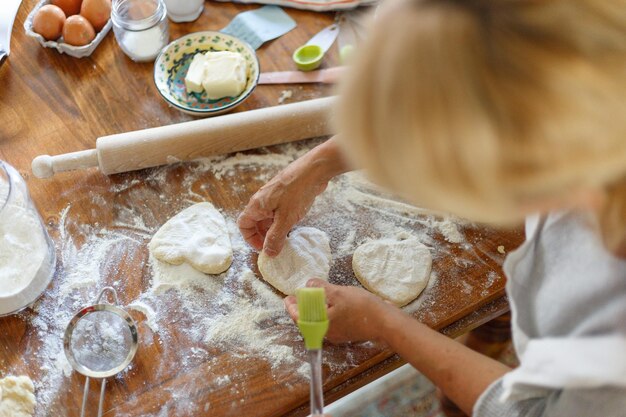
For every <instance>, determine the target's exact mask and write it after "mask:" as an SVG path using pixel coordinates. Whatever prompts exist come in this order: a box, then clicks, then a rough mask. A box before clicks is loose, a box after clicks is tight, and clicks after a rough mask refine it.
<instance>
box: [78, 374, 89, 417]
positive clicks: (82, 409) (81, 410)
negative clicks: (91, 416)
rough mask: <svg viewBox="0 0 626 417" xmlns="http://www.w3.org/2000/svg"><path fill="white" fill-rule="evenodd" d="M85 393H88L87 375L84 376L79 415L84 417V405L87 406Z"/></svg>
mask: <svg viewBox="0 0 626 417" xmlns="http://www.w3.org/2000/svg"><path fill="white" fill-rule="evenodd" d="M87 394H89V377H87V378H85V389H84V390H83V406H82V407H81V408H80V417H85V407H86V406H87Z"/></svg>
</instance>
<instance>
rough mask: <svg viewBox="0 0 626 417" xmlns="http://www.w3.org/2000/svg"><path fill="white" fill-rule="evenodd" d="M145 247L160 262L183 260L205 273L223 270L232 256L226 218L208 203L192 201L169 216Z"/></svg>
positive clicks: (177, 262)
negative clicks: (189, 205)
mask: <svg viewBox="0 0 626 417" xmlns="http://www.w3.org/2000/svg"><path fill="white" fill-rule="evenodd" d="M148 247H149V249H150V253H152V255H153V256H154V257H155V258H157V259H158V260H160V261H163V262H167V263H168V264H172V265H180V264H182V263H183V262H186V263H188V264H189V265H191V266H192V267H194V268H195V269H197V270H198V271H201V272H204V273H205V274H219V273H222V272H224V271H225V270H227V269H228V268H229V267H230V264H231V262H232V259H233V248H232V246H231V243H230V236H229V234H228V228H227V227H226V221H225V220H224V216H222V214H221V213H220V212H219V211H217V210H216V209H215V207H213V204H211V203H198V204H194V205H193V206H191V207H188V208H186V209H185V210H183V211H181V212H180V213H178V214H177V215H175V216H174V217H172V218H171V219H169V220H168V221H167V222H166V223H165V224H164V225H163V226H161V228H160V229H159V230H158V231H157V232H156V233H155V235H154V237H153V238H152V240H151V241H150V244H149V245H148Z"/></svg>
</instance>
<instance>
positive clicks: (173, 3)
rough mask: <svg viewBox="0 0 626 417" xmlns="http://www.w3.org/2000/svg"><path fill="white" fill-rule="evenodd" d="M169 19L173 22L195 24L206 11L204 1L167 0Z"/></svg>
mask: <svg viewBox="0 0 626 417" xmlns="http://www.w3.org/2000/svg"><path fill="white" fill-rule="evenodd" d="M165 6H167V17H169V18H170V20H171V21H172V22H193V21H194V20H196V19H197V18H198V17H200V15H201V14H202V11H203V10H204V0H165Z"/></svg>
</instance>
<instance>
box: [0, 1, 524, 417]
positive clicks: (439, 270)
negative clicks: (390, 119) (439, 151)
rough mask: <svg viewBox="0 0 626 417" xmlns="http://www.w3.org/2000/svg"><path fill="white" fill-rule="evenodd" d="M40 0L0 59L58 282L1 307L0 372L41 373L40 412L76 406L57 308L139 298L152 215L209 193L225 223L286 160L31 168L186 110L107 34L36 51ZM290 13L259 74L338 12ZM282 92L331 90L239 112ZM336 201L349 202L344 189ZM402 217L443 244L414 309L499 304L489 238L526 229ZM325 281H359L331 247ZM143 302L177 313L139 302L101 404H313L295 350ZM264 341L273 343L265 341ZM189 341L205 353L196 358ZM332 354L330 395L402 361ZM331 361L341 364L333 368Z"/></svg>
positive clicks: (19, 164)
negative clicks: (211, 329)
mask: <svg viewBox="0 0 626 417" xmlns="http://www.w3.org/2000/svg"><path fill="white" fill-rule="evenodd" d="M35 4H36V1H35V0H25V1H24V2H23V4H22V6H21V8H20V11H19V13H18V16H17V19H16V23H15V26H14V29H13V37H12V43H11V46H12V51H11V56H10V57H9V59H8V61H7V62H6V63H5V64H4V65H3V66H2V67H1V68H0V159H2V160H4V161H6V162H8V163H9V164H11V165H13V166H14V167H15V168H16V169H17V170H18V171H19V172H20V173H21V174H22V176H23V177H24V178H25V179H26V181H27V184H28V186H29V189H30V192H31V195H32V198H33V200H34V202H35V204H36V206H37V207H38V209H39V211H40V213H41V216H42V218H43V220H44V223H45V224H46V227H47V228H48V231H49V233H50V235H51V237H52V238H53V240H54V241H55V245H56V247H57V255H58V262H57V272H56V275H55V278H54V280H53V282H52V283H51V285H50V287H49V288H48V290H47V291H46V293H45V294H44V296H43V297H42V298H41V299H40V301H39V302H38V303H37V304H36V305H35V308H30V309H27V310H25V311H23V312H21V313H19V314H17V315H13V316H9V317H4V318H0V376H4V375H7V374H24V375H29V376H30V377H31V378H32V379H33V380H34V381H35V384H36V387H37V399H38V405H37V413H36V414H37V416H77V415H79V413H80V410H79V404H80V399H81V395H82V384H83V382H84V378H83V377H82V376H80V375H79V374H77V373H76V372H71V371H70V370H68V368H67V366H66V363H65V362H64V361H65V359H64V357H63V355H62V350H61V348H60V344H61V338H62V334H63V330H64V327H63V326H64V324H66V322H65V321H64V320H65V316H64V315H66V314H67V312H68V311H76V310H77V308H78V307H80V306H81V305H86V304H88V303H89V301H90V300H91V299H92V297H93V295H94V294H95V293H96V292H97V290H98V289H99V288H101V287H102V286H104V285H113V286H116V288H117V289H118V292H119V293H120V302H121V303H122V304H123V305H125V306H127V305H129V304H130V303H131V302H132V301H133V300H137V299H138V297H140V295H141V294H142V293H143V292H145V291H147V290H148V289H149V288H150V286H151V276H152V275H151V274H152V271H151V268H150V265H149V262H148V254H147V249H146V243H147V242H148V241H149V239H150V237H151V234H152V233H154V231H155V230H156V229H158V227H159V226H160V225H162V224H163V223H164V222H165V221H166V220H167V219H168V218H169V217H171V216H172V215H174V214H175V213H176V212H177V211H179V210H180V209H181V208H183V207H186V206H188V205H189V204H190V203H191V202H194V201H203V200H206V201H211V202H212V203H213V204H214V205H215V206H216V207H218V208H219V209H220V210H222V211H223V212H224V213H225V215H226V217H227V218H229V219H230V220H231V222H232V221H233V219H235V218H236V215H237V213H238V212H240V211H241V209H242V208H243V207H244V206H245V204H246V202H247V201H248V199H249V197H250V196H251V195H252V194H253V193H254V192H255V191H256V190H257V189H258V187H260V186H261V185H262V184H263V183H264V181H266V180H267V178H269V177H270V176H271V175H273V174H274V173H275V172H277V170H278V169H279V168H280V166H270V167H269V168H268V167H267V166H266V167H260V168H259V167H257V168H255V169H249V168H250V167H246V166H240V165H235V164H232V165H229V166H230V167H231V168H232V170H233V171H232V172H229V173H228V175H225V174H224V173H223V172H222V173H221V174H220V173H218V172H217V171H216V168H215V167H211V166H206V164H205V165H202V164H200V165H198V164H196V163H188V164H177V165H174V166H171V167H165V168H154V169H149V170H143V171H137V172H132V173H126V174H119V175H114V176H111V177H106V176H104V175H102V174H100V173H99V172H98V171H97V170H88V171H77V172H70V173H63V174H60V175H57V176H56V177H54V178H53V179H49V180H40V179H37V178H35V177H34V176H33V175H32V173H31V171H30V164H31V161H32V159H33V158H34V157H35V156H37V155H40V154H51V155H54V154H60V153H66V152H73V151H79V150H84V149H90V148H93V147H94V146H95V141H96V138H98V137H99V136H104V135H108V134H114V133H120V132H125V131H130V130H137V129H143V128H148V127H156V126H162V125H166V124H172V123H178V122H182V121H187V120H192V117H191V116H188V115H185V114H183V113H181V112H179V111H177V110H176V109H174V108H172V107H169V106H168V105H167V104H166V103H165V102H164V101H163V100H162V99H161V97H160V96H159V94H158V93H157V91H156V89H155V86H154V83H153V80H152V69H153V66H152V64H150V63H143V64H138V63H135V62H133V61H131V60H130V59H128V58H127V57H126V56H125V55H124V54H123V52H122V51H121V50H120V48H119V47H118V45H117V43H116V40H115V38H114V36H113V33H112V32H111V33H110V34H109V35H108V36H107V37H106V38H105V39H104V41H103V42H102V43H101V44H100V46H99V47H98V48H97V49H96V50H95V52H94V53H93V54H92V55H91V56H90V57H87V58H82V59H76V58H72V57H69V56H66V55H62V54H59V53H58V52H57V51H55V50H53V49H49V48H43V47H41V46H40V45H39V44H38V43H37V42H36V41H35V40H33V39H30V38H28V37H27V36H26V35H25V33H24V29H23V23H24V20H25V19H26V16H27V14H28V12H29V11H30V10H31V9H32V7H34V5H35ZM256 7H258V6H246V5H236V4H231V3H218V2H207V3H206V4H205V10H204V13H203V14H202V15H201V17H200V18H199V19H198V20H197V21H195V22H192V23H185V24H175V23H170V31H171V39H176V38H178V37H180V36H182V35H185V34H187V33H191V32H195V31H199V30H218V29H220V28H223V27H224V26H226V24H227V23H228V22H229V21H230V20H231V19H232V18H233V17H234V16H235V15H236V14H237V13H238V12H241V11H244V10H250V9H254V8H256ZM286 11H287V13H288V14H289V15H290V16H291V17H292V18H293V19H294V20H295V21H296V22H297V24H298V26H297V28H296V29H294V30H293V31H291V32H290V33H288V34H286V35H284V36H283V37H281V38H279V39H277V40H274V41H271V42H268V43H266V44H265V45H263V46H262V47H261V48H260V49H259V50H258V51H257V53H258V57H259V60H260V65H261V69H262V71H279V70H294V69H295V68H294V64H293V62H292V61H291V54H292V52H293V50H294V49H295V48H297V47H298V46H299V45H301V44H303V43H305V42H306V41H307V40H308V39H309V38H310V37H311V36H313V35H314V34H315V33H317V32H318V31H319V30H321V29H322V28H324V27H325V26H327V25H328V24H330V23H332V21H333V18H334V16H333V14H330V13H314V12H307V11H299V10H292V9H287V10H286ZM337 60H338V53H337V50H336V47H335V48H333V49H332V50H331V51H330V52H329V54H328V55H327V58H326V59H325V63H324V66H325V67H330V66H334V65H336V64H337ZM285 90H289V91H291V92H292V97H291V98H289V99H287V100H286V102H294V101H300V100H306V99H311V98H316V97H322V96H327V95H330V94H332V92H333V88H332V87H331V86H323V85H302V86H284V85H283V86H280V85H278V86H259V87H258V88H257V89H256V90H255V92H254V93H253V94H252V96H251V97H250V98H249V99H248V100H247V101H246V102H245V103H244V104H243V105H241V106H240V107H239V108H237V109H236V110H235V111H246V110H250V109H255V108H261V107H266V106H274V105H277V104H278V101H279V97H280V96H281V94H282V92H283V91H285ZM315 143H318V141H305V142H303V143H300V144H297V145H293V146H292V147H280V146H279V147H273V148H271V149H264V150H258V151H251V152H249V153H252V154H255V153H259V154H261V155H268V154H281V153H287V154H290V155H292V156H293V155H295V154H296V153H297V152H302V151H304V150H306V149H308V148H310V147H311V146H313V145H314V144H315ZM243 160H245V158H243ZM209 165H210V164H209ZM270 165H271V164H270ZM361 191H362V190H361ZM372 193H373V194H372V195H376V192H372ZM337 198H342V197H341V195H340V193H338V197H337ZM383 200H384V199H383ZM337 210H339V209H337ZM368 210H369V211H368ZM379 211H380V210H378V211H376V210H374V211H372V210H371V209H368V208H367V207H364V206H359V207H358V208H357V209H356V210H354V212H353V213H352V214H350V215H351V216H354V217H355V218H359V219H362V221H361V222H360V226H359V227H358V228H357V229H358V230H356V236H357V238H358V236H371V233H369V232H368V230H369V229H368V228H369V227H370V225H371V224H373V223H371V222H375V221H379V220H380V221H385V219H386V217H385V216H387V214H379ZM128 213H133V214H134V216H136V218H138V219H141V221H142V222H143V223H142V224H141V227H139V226H137V227H135V228H134V229H133V227H129V226H128V223H129V222H128V219H127V217H125V216H127V215H128ZM317 213H318V214H316V215H315V216H317V218H316V217H315V216H313V217H312V218H309V219H307V220H305V222H304V223H305V224H311V225H315V226H318V227H320V228H322V229H323V228H324V227H325V226H324V225H327V224H330V223H328V222H330V220H328V222H327V221H326V220H325V218H324V216H338V215H339V214H337V213H340V212H339V211H337V212H336V213H333V212H332V210H331V212H329V213H324V210H318V211H317ZM396 214H397V215H398V216H401V217H402V220H401V221H400V222H399V223H398V224H400V225H401V227H404V228H406V229H407V230H408V231H409V232H411V231H413V232H415V233H420V234H421V235H424V236H426V235H427V236H428V239H430V240H431V246H432V247H433V250H434V251H435V252H436V253H435V256H434V264H433V271H434V275H433V284H432V285H430V286H429V287H428V288H427V290H426V291H425V292H424V293H423V294H422V296H421V297H420V298H419V299H418V300H417V301H416V303H414V304H413V307H411V306H409V307H410V308H409V309H408V311H409V312H410V314H412V315H414V316H415V317H416V319H418V320H421V321H422V322H424V323H426V324H427V325H429V326H431V327H433V328H435V329H438V330H441V331H443V332H445V333H447V334H449V335H451V336H455V335H459V334H462V333H464V332H466V331H468V330H470V329H472V328H474V327H476V326H478V325H479V324H481V323H484V322H486V321H487V320H489V319H491V318H493V317H496V316H498V315H499V314H501V313H503V312H504V311H506V310H507V309H508V305H507V303H506V299H505V298H504V283H505V279H504V276H503V274H502V271H501V264H502V261H503V259H504V254H503V253H501V252H502V250H500V251H498V247H499V246H503V247H504V248H506V250H507V251H508V250H511V249H513V248H515V247H516V246H518V245H519V243H520V242H521V241H522V239H523V232H521V230H513V231H502V230H494V229H489V228H486V227H482V226H478V225H472V224H462V225H459V226H458V228H459V230H460V232H461V234H462V236H463V239H462V242H456V243H455V242H449V241H448V240H446V239H445V235H444V234H443V233H442V232H441V231H440V230H438V229H437V228H436V227H433V224H437V221H438V220H437V217H435V216H433V215H432V214H429V213H420V212H419V211H411V210H408V211H407V212H402V210H400V212H397V213H396ZM390 218H391V217H390ZM122 220H124V221H125V222H126V223H123V222H122ZM413 220H415V221H413ZM389 221H390V222H392V220H389ZM393 221H395V220H393ZM122 223H123V224H122ZM120 224H122V226H120ZM107 233H109V234H107ZM110 233H118V234H119V235H120V236H122V235H123V236H125V237H127V238H128V239H127V240H126V241H127V242H128V243H123V242H125V241H124V240H120V241H121V242H122V243H120V241H116V243H115V245H120V246H119V247H118V246H116V247H115V250H110V251H109V252H106V254H105V256H104V257H102V255H97V254H86V255H85V253H82V252H81V248H83V249H84V248H87V247H88V245H89V244H93V243H94V242H96V243H97V242H98V239H101V240H102V239H106V238H107V236H110ZM368 233H369V234H368ZM337 239H338V237H337V236H336V235H333V236H331V246H332V247H333V249H336V248H337V246H338V245H339V244H340V243H341V242H339V241H337ZM72 251H74V252H72ZM83 252H85V251H83ZM244 252H245V253H244V254H243V255H241V257H242V259H243V260H242V262H243V263H245V264H246V265H248V266H249V267H250V269H251V270H252V271H253V272H254V274H255V275H256V276H257V277H258V276H259V274H258V270H257V269H256V266H255V265H256V254H255V253H254V252H253V251H249V250H247V251H244ZM242 253H243V252H242ZM70 255H71V256H70ZM72 256H73V258H72ZM80 256H87V257H89V256H93V257H97V256H101V257H102V259H105V261H106V262H104V263H106V265H104V264H102V265H97V266H96V267H95V269H94V270H95V271H96V272H95V275H96V276H95V277H85V280H84V281H76V282H78V283H79V285H76V286H75V287H74V286H72V285H74V284H72V285H70V284H68V282H69V280H70V278H71V276H72V274H76V273H79V272H81V270H77V269H76V265H75V263H76V262H75V261H76V259H77V258H78V257H80ZM236 256H237V254H236ZM73 268H74V269H73ZM85 271H87V270H85ZM330 281H331V282H338V283H344V284H352V285H358V284H357V282H356V280H355V279H354V276H353V274H352V269H351V256H350V255H346V256H339V257H336V258H335V260H334V263H333V268H332V270H331V277H330ZM224 282H225V283H224V285H225V286H228V285H231V284H232V283H230V281H229V280H228V278H227V279H225V281H224ZM232 285H236V283H235V284H232ZM263 285H265V284H263ZM268 288H269V287H268ZM271 291H273V290H271ZM230 294H231V295H232V294H234V293H230ZM276 296H277V297H278V294H277V293H276ZM155 297H156V296H155ZM152 301H154V303H155V304H154V305H155V306H157V307H158V309H159V311H160V310H164V311H165V310H168V309H170V310H171V312H170V313H171V314H170V315H169V316H166V317H168V319H167V320H169V321H165V322H164V321H162V322H160V323H159V326H160V327H161V328H162V329H164V330H163V332H164V333H163V335H160V334H159V333H158V332H153V330H154V329H153V328H152V327H150V326H148V325H147V324H146V318H147V315H144V314H143V313H141V312H138V311H136V310H132V316H133V317H134V318H135V319H136V320H137V321H138V323H139V330H140V344H141V345H140V349H139V352H138V354H137V356H136V357H135V360H134V362H133V366H132V368H131V369H130V370H127V371H125V372H124V373H123V374H121V375H119V376H117V377H116V378H115V379H114V380H112V381H111V382H110V383H109V385H108V386H107V392H106V393H107V398H106V401H105V412H106V415H108V416H161V415H163V416H164V415H168V416H209V415H211V416H280V415H299V416H301V415H307V414H308V413H307V411H308V410H307V408H306V407H307V403H308V381H307V380H306V378H303V377H302V375H299V374H298V372H297V369H295V368H294V365H293V363H294V362H287V363H285V364H283V365H281V366H280V369H279V370H277V369H274V368H272V366H271V364H270V363H269V362H268V360H267V358H264V357H262V356H255V355H254V352H248V353H250V355H247V356H243V357H242V355H241V352H237V349H238V347H241V346H238V344H237V342H236V340H237V339H236V338H232V339H230V340H231V341H230V342H225V343H226V344H222V345H220V346H219V347H216V346H214V345H212V343H211V341H210V340H209V341H207V340H204V339H202V340H200V341H198V340H194V339H193V338H190V337H187V336H186V333H184V332H183V330H184V329H183V328H182V327H184V326H187V325H188V324H186V323H187V321H188V320H189V317H187V316H186V313H185V311H186V310H185V309H183V308H178V307H179V306H178V303H180V302H181V300H180V298H178V297H177V296H175V295H174V294H172V293H171V292H166V293H164V294H161V295H159V297H158V298H154V299H153V300H152ZM207 308H209V307H207ZM211 308H212V307H211ZM168 311H169V310H168ZM207 314H213V312H212V310H211V311H209V310H207ZM271 319H272V320H274V321H275V322H274V324H273V326H274V327H275V328H276V331H277V332H282V333H280V334H284V335H285V340H284V341H281V343H282V344H284V345H285V346H287V347H289V349H290V350H293V355H294V356H295V357H297V358H298V359H299V360H300V361H301V360H302V359H303V358H304V352H303V348H302V346H301V341H300V340H299V338H298V334H297V330H296V329H295V327H294V326H292V325H290V324H289V323H287V322H286V320H285V316H284V313H281V317H278V318H277V317H274V318H271ZM189 326H191V325H190V324H189ZM165 334H167V337H166V336H164V335H165ZM228 343H230V345H229V344H228ZM267 343H268V344H272V343H276V342H275V339H272V340H268V341H267ZM197 352H202V354H198V355H195V353H197ZM187 353H189V354H187ZM325 360H326V361H327V365H326V366H325V368H324V388H325V391H326V398H327V402H329V401H332V400H334V399H337V398H339V397H342V396H344V395H346V394H347V393H349V392H351V391H353V390H354V389H356V388H358V387H360V386H362V385H364V384H365V383H367V382H369V381H371V380H373V379H374V378H376V377H378V376H381V375H383V374H385V373H387V372H389V371H391V370H392V369H394V368H396V367H397V366H399V365H400V364H401V363H402V361H401V359H400V358H398V357H397V356H395V355H394V354H393V352H390V351H388V350H386V349H385V348H384V347H380V346H375V345H372V344H360V345H352V346H326V353H325ZM333 364H334V365H337V366H330V365H333ZM98 390H99V384H92V386H91V391H90V403H89V412H90V414H89V415H94V413H95V412H96V409H97V396H98V392H99V391H98Z"/></svg>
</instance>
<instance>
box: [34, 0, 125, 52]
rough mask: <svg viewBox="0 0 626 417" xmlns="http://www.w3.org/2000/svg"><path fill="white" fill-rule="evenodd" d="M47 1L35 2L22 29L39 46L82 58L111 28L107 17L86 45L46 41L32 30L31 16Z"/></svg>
mask: <svg viewBox="0 0 626 417" xmlns="http://www.w3.org/2000/svg"><path fill="white" fill-rule="evenodd" d="M49 3H50V0H41V1H40V2H39V3H37V5H36V6H35V7H34V8H33V10H32V11H31V12H30V13H29V14H28V17H27V18H26V21H25V22H24V30H25V31H26V35H27V36H30V37H31V38H35V39H36V40H37V42H39V43H40V44H41V46H43V47H45V48H54V49H56V50H57V51H59V52H60V53H62V54H68V55H70V56H73V57H75V58H83V57H86V56H89V55H91V53H92V52H93V51H94V50H95V49H96V47H97V46H98V45H99V44H100V42H102V39H104V37H105V36H106V35H107V34H108V33H109V31H110V30H111V26H113V24H112V23H111V19H109V21H108V22H107V24H106V25H105V26H104V27H103V28H102V30H101V31H100V32H98V33H97V34H96V37H95V38H94V40H93V41H91V43H89V44H88V45H84V46H74V45H69V44H67V43H65V42H57V41H47V40H46V39H45V38H44V37H43V36H41V35H40V34H39V33H35V32H34V31H33V18H34V17H35V13H37V10H39V9H40V8H41V7H42V6H44V5H46V4H49ZM62 39H63V37H61V38H59V40H62Z"/></svg>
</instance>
